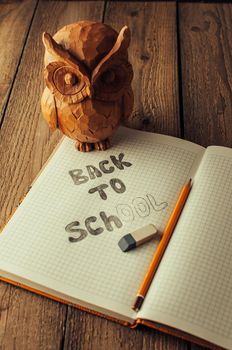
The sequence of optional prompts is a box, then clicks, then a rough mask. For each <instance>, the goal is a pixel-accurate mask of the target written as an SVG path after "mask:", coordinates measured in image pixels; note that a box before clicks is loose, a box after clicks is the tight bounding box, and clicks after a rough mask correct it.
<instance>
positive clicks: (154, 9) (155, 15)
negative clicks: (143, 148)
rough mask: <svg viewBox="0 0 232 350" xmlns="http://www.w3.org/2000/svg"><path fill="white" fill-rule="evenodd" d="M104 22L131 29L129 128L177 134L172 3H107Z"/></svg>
mask: <svg viewBox="0 0 232 350" xmlns="http://www.w3.org/2000/svg"><path fill="white" fill-rule="evenodd" d="M119 14H120V15H119ZM105 23H106V24H110V25H112V26H114V27H115V29H116V30H120V29H121V28H122V26H123V25H125V24H127V25H128V26H129V27H130V29H131V34H132V40H131V45H130V49H129V58H130V61H131V63H132V65H133V68H134V79H133V85H132V87H133V91H134V95H135V104H134V111H133V114H132V117H131V118H130V126H132V127H135V128H138V129H145V130H149V131H155V132H160V133H166V134H170V135H175V136H177V135H180V126H179V113H178V98H179V94H178V70H177V38H176V4H175V2H174V1H173V2H171V1H169V2H168V3H166V2H147V3H146V2H131V3H130V2H109V3H107V7H106V13H105Z"/></svg>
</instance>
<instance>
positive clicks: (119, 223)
mask: <svg viewBox="0 0 232 350" xmlns="http://www.w3.org/2000/svg"><path fill="white" fill-rule="evenodd" d="M112 144H113V145H112V148H110V149H109V150H107V151H105V152H97V151H96V152H90V153H87V154H86V153H81V152H78V151H77V150H76V149H75V147H74V142H73V141H72V140H70V139H68V138H65V139H64V141H63V142H62V143H61V145H60V147H59V148H58V150H57V151H56V153H55V154H54V156H53V157H52V158H51V160H50V161H49V163H48V165H47V167H45V169H44V170H43V172H42V174H41V175H40V176H39V177H38V179H37V180H36V182H35V183H34V185H33V186H32V189H31V190H30V192H29V193H28V195H27V197H26V198H25V200H24V201H23V202H22V204H21V205H20V207H19V208H18V209H17V211H16V213H15V214H14V216H13V217H12V219H11V220H10V222H9V223H8V225H7V226H6V227H5V229H4V231H3V232H2V234H1V235H0V269H1V270H2V272H3V271H6V272H8V273H11V274H14V275H16V276H17V275H18V276H21V277H22V278H25V279H27V280H30V281H33V282H34V283H37V284H38V285H43V286H46V287H47V288H50V289H53V290H58V291H59V292H61V293H63V294H64V295H70V296H72V297H73V298H78V299H79V300H82V301H84V302H86V303H89V304H92V305H99V306H101V307H103V308H105V309H110V310H113V311H115V312H116V311H117V312H118V313H121V314H123V315H130V316H131V315H132V314H133V312H132V311H131V304H132V302H133V298H134V296H135V292H136V288H137V285H138V281H141V280H142V278H143V276H144V274H145V272H146V269H147V267H148V264H149V262H150V260H151V257H152V254H153V252H154V246H155V243H154V241H153V242H151V243H148V244H146V245H144V246H143V247H141V248H139V249H136V250H134V251H131V252H129V253H123V252H122V251H121V250H120V249H119V247H118V241H119V239H120V238H121V237H122V236H123V235H125V234H126V233H128V232H131V231H132V230H135V229H138V228H139V227H142V226H144V225H146V224H149V223H154V224H155V225H156V226H157V227H158V228H159V229H160V230H162V229H163V228H164V226H165V224H166V222H167V219H168V217H169V215H170V211H171V210H172V208H173V206H174V204H175V202H176V199H177V197H178V193H179V191H180V189H181V187H182V186H183V183H185V181H186V180H187V179H188V178H189V177H190V176H191V174H192V173H193V172H194V171H195V169H196V167H197V164H198V162H199V159H200V158H201V156H202V154H203V152H204V149H203V148H202V147H200V146H197V145H194V144H191V143H189V142H186V141H181V140H178V139H174V138H171V137H166V136H160V135H154V134H150V133H145V132H139V131H135V130H134V131H133V130H130V129H127V128H121V129H120V130H118V132H117V133H116V136H115V137H114V139H113V141H112ZM87 169H88V170H87ZM102 169H103V170H105V171H107V172H105V173H104V172H103V170H102ZM115 179H116V180H115ZM101 185H104V188H101V189H102V190H103V192H104V193H105V194H104V195H103V194H102V193H100V192H99V191H98V190H96V188H97V187H98V186H101ZM106 197H107V198H106ZM73 223H74V224H73ZM65 228H66V229H65ZM75 229H81V230H82V231H81V232H78V233H77V232H71V231H72V230H74V231H75ZM70 230H71V231H70ZM80 236H81V237H82V238H83V239H81V240H77V239H78V237H80ZM69 238H70V239H71V241H70V240H69ZM76 240H77V241H76ZM5 275H6V277H7V273H5Z"/></svg>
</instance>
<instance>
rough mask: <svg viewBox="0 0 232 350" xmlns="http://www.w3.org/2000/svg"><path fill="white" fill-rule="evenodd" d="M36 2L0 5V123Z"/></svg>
mask: <svg viewBox="0 0 232 350" xmlns="http://www.w3.org/2000/svg"><path fill="white" fill-rule="evenodd" d="M36 4H37V1H36V0H26V1H24V2H23V3H22V2H18V1H14V2H7V3H0V43H1V54H0V67H1V74H0V123H1V119H2V115H3V112H4V109H5V107H6V103H7V100H8V96H9V93H10V90H11V88H12V85H13V82H14V78H15V75H16V70H17V68H18V65H19V62H20V59H21V55H22V52H23V48H24V44H25V42H26V37H27V35H28V32H29V28H30V24H31V20H32V16H33V14H34V11H35V7H36Z"/></svg>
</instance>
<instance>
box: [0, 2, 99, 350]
mask: <svg viewBox="0 0 232 350" xmlns="http://www.w3.org/2000/svg"><path fill="white" fill-rule="evenodd" d="M103 7H104V3H103V2H98V3H95V2H59V1H51V2H47V1H41V2H40V3H39V5H38V8H37V10H36V14H35V17H34V19H33V22H32V26H31V30H30V33H29V36H28V40H27V43H26V46H25V49H24V52H23V56H22V59H21V62H20V65H19V68H18V72H17V76H16V80H15V83H14V86H13V89H12V93H11V96H10V99H9V103H8V106H7V110H6V113H5V118H4V122H3V124H2V129H1V130H0V162H1V164H0V182H1V184H0V208H1V219H0V221H1V224H3V223H4V222H5V221H6V219H7V217H9V215H10V213H11V212H12V210H13V208H14V207H15V206H16V205H17V204H18V202H19V199H20V198H21V197H22V195H24V194H25V193H26V192H27V189H28V187H29V185H30V183H31V182H32V180H33V179H34V177H35V176H36V174H37V173H38V172H39V170H40V168H41V166H42V165H43V163H44V162H45V161H46V159H47V158H48V156H49V155H50V153H51V151H52V149H53V148H54V146H55V145H56V143H57V141H58V139H59V138H60V134H59V133H53V134H51V133H50V132H49V130H48V126H47V124H46V123H45V121H43V119H42V116H41V112H40V97H41V94H42V91H43V88H44V84H43V78H42V70H43V54H44V48H43V45H42V42H41V34H42V32H43V31H45V30H46V31H48V32H50V33H51V34H54V33H55V32H56V31H57V29H58V28H60V27H62V26H64V25H65V24H68V23H72V22H75V21H78V20H80V19H83V18H89V19H92V20H101V18H102V12H103ZM2 295H4V298H3V297H2ZM66 311H67V306H65V305H63V304H60V303H57V302H53V301H51V300H48V299H46V298H43V297H39V296H37V295H34V294H32V293H29V292H26V291H23V290H21V289H19V288H15V287H12V286H7V285H6V284H5V283H0V326H2V329H1V332H0V348H1V349H2V348H4V349H13V348H18V349H48V348H49V349H59V348H62V346H63V340H64V332H65V320H66ZM77 312H78V311H77ZM76 331H78V328H77V330H76Z"/></svg>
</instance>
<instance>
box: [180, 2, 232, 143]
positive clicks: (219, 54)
mask: <svg viewBox="0 0 232 350" xmlns="http://www.w3.org/2000/svg"><path fill="white" fill-rule="evenodd" d="M179 24H180V48H181V69H182V89H183V90H182V91H183V115H184V136H185V138H187V139H188V140H191V141H194V142H196V143H199V144H202V145H203V146H208V145H210V144H217V145H224V146H229V147H232V4H208V3H207V4H198V3H195V4H187V3H186V4H184V3H183V4H179Z"/></svg>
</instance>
